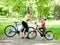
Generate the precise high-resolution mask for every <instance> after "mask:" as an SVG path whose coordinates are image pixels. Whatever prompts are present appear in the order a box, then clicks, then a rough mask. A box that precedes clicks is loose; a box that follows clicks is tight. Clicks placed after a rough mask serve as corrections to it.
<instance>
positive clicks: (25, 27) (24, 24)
mask: <svg viewBox="0 0 60 45" xmlns="http://www.w3.org/2000/svg"><path fill="white" fill-rule="evenodd" d="M22 25H23V27H24V29H26V30H25V32H28V30H29V28H28V24H27V23H26V22H25V21H22ZM24 29H22V30H21V32H23V31H24Z"/></svg>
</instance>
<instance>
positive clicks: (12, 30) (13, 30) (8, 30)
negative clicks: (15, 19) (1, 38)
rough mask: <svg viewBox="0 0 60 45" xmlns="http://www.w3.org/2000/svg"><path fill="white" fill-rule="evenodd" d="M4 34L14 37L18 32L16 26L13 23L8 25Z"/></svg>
mask: <svg viewBox="0 0 60 45" xmlns="http://www.w3.org/2000/svg"><path fill="white" fill-rule="evenodd" d="M4 34H5V35H6V36H8V37H13V36H15V34H16V28H15V27H14V26H12V25H8V26H6V27H5V29H4Z"/></svg>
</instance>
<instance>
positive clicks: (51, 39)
mask: <svg viewBox="0 0 60 45" xmlns="http://www.w3.org/2000/svg"><path fill="white" fill-rule="evenodd" d="M48 33H51V34H50V35H49V36H50V37H51V35H52V34H53V35H52V38H50V37H49V38H50V39H49V38H48V37H47V35H48ZM54 37H55V36H54V33H53V32H52V31H46V33H45V38H46V39H47V40H53V39H54Z"/></svg>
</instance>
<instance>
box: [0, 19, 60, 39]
mask: <svg viewBox="0 0 60 45" xmlns="http://www.w3.org/2000/svg"><path fill="white" fill-rule="evenodd" d="M12 24H14V23H13V21H12V20H0V36H1V35H3V34H4V28H5V27H6V26H7V25H12ZM47 30H52V31H53V32H54V33H55V38H56V39H57V40H60V25H49V26H47Z"/></svg>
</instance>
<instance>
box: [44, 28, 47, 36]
mask: <svg viewBox="0 0 60 45" xmlns="http://www.w3.org/2000/svg"><path fill="white" fill-rule="evenodd" d="M45 30H46V28H43V36H45Z"/></svg>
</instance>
